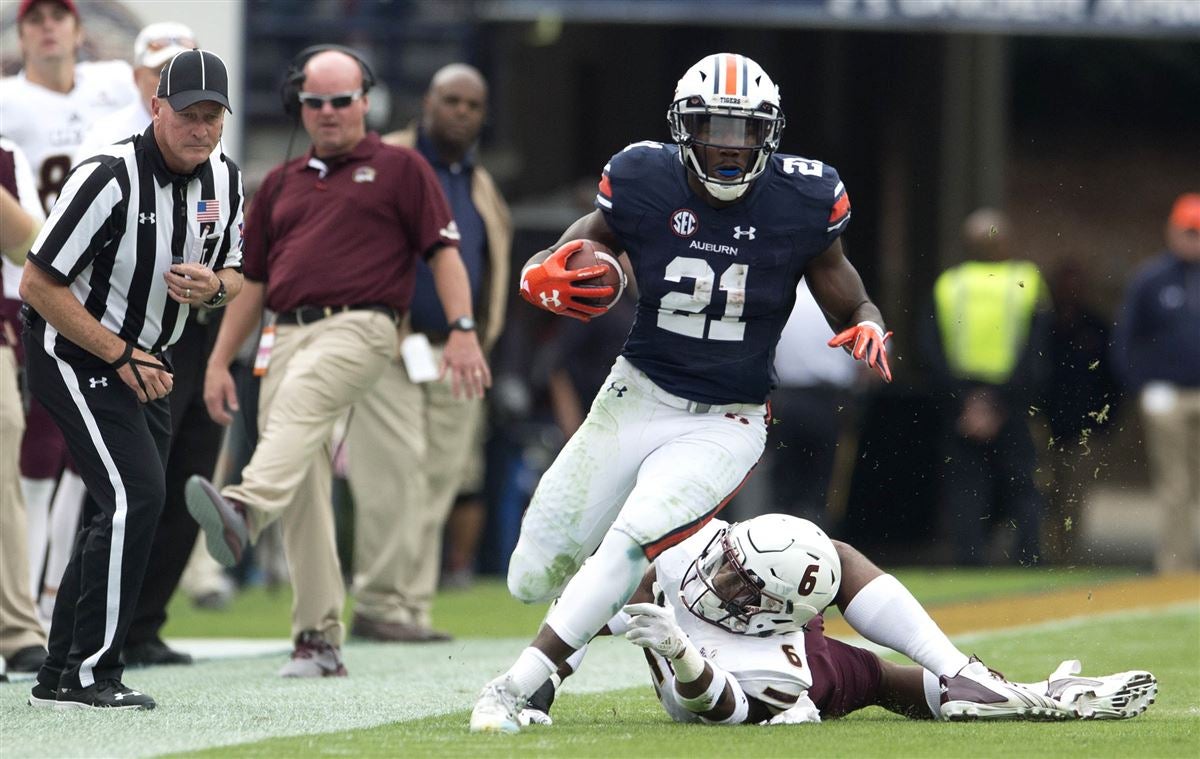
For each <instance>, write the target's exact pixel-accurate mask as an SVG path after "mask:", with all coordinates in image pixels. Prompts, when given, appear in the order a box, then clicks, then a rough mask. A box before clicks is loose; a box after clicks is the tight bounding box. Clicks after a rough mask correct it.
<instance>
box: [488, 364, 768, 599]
mask: <svg viewBox="0 0 1200 759" xmlns="http://www.w3.org/2000/svg"><path fill="white" fill-rule="evenodd" d="M766 440H767V420H766V405H765V404H730V405H726V406H712V407H705V406H699V405H698V404H695V403H692V402H689V401H687V400H685V399H683V398H680V397H679V396H676V395H672V394H671V393H668V392H666V391H665V390H663V389H662V388H660V387H658V386H657V385H655V384H654V383H653V382H651V381H650V379H649V378H648V377H647V376H646V375H645V374H644V373H643V372H641V371H640V370H638V369H637V368H635V367H634V366H633V364H631V363H630V362H628V361H627V360H625V359H624V358H618V359H617V362H616V364H615V365H614V366H613V369H612V372H611V373H610V374H609V375H608V378H607V379H606V380H605V381H604V388H603V389H602V390H601V391H600V393H599V394H598V395H597V396H596V399H595V400H594V401H593V402H592V407H591V410H590V411H589V412H588V416H587V419H586V420H584V422H583V425H582V426H581V427H580V428H579V430H578V431H577V432H576V433H575V434H574V435H573V436H572V437H571V439H570V440H569V441H568V442H567V444H566V446H565V447H564V448H563V449H562V451H561V452H560V453H559V454H558V457H557V458H556V459H555V460H554V463H553V464H552V465H551V466H550V468H549V469H548V470H547V471H546V473H545V474H544V475H543V476H542V479H541V481H540V482H539V483H538V487H537V490H536V492H534V494H533V501H532V502H531V503H530V506H529V510H528V511H526V512H525V517H524V520H523V521H522V523H521V536H520V539H519V540H518V541H517V547H516V549H515V550H514V551H513V555H512V558H511V560H510V562H509V567H508V588H509V590H510V591H511V592H512V594H513V595H514V596H515V597H516V598H518V599H520V600H522V601H524V602H526V603H535V602H542V601H548V600H550V599H552V598H554V597H556V596H558V595H559V593H560V592H561V591H562V589H563V588H564V587H565V586H566V584H567V581H568V580H570V579H571V577H572V576H573V575H574V574H575V573H576V572H577V571H578V570H579V567H580V565H581V564H582V563H583V561H584V559H586V558H587V557H588V556H590V555H591V554H592V552H593V551H595V550H596V547H597V546H599V545H600V542H601V540H603V539H604V536H605V534H606V533H607V532H608V531H609V530H610V529H611V530H616V531H619V532H621V533H624V534H625V535H627V536H628V537H629V538H630V539H632V540H633V542H634V543H636V544H637V545H638V546H640V547H641V549H642V552H643V553H644V554H645V558H646V559H648V560H650V561H653V560H654V558H655V557H656V556H658V554H660V553H662V552H663V551H664V550H666V549H667V548H670V547H671V546H672V545H675V544H676V543H679V542H681V541H682V540H684V539H686V538H687V537H688V536H689V535H691V534H692V533H694V532H695V531H696V530H698V529H700V528H701V527H702V526H703V525H704V524H705V523H706V522H707V521H708V520H709V519H711V518H712V517H713V516H714V515H715V514H716V513H717V512H718V511H720V509H721V507H723V506H724V505H725V503H726V502H728V500H729V499H730V498H731V497H732V496H733V494H734V493H735V492H737V490H738V488H739V487H741V484H742V483H743V482H744V481H745V480H746V477H747V476H748V475H749V472H750V470H751V469H752V468H753V467H754V465H755V464H756V463H757V462H758V459H759V457H760V456H762V452H763V448H764V447H765V445H766ZM623 602H624V600H621V603H623ZM610 614H611V612H610ZM605 619H607V617H605Z"/></svg>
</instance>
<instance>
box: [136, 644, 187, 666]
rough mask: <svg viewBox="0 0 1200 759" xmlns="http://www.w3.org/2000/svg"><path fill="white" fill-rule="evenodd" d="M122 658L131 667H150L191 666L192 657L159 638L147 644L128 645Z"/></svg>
mask: <svg viewBox="0 0 1200 759" xmlns="http://www.w3.org/2000/svg"><path fill="white" fill-rule="evenodd" d="M121 658H122V659H123V660H124V661H125V664H126V665H127V666H130V667H150V666H153V665H155V664H191V663H192V657H191V655H190V654H185V653H184V652H182V651H176V650H175V649H173V648H171V647H170V646H168V645H167V644H166V643H163V642H162V641H161V640H159V639H158V638H154V639H152V640H148V641H146V642H145V643H126V644H125V648H124V650H123V651H121Z"/></svg>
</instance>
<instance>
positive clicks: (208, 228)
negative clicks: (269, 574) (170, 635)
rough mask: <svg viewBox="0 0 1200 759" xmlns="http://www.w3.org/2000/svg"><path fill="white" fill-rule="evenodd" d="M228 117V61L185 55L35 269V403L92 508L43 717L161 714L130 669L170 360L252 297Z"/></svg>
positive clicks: (40, 251) (31, 322) (98, 167)
mask: <svg viewBox="0 0 1200 759" xmlns="http://www.w3.org/2000/svg"><path fill="white" fill-rule="evenodd" d="M227 110H229V77H228V73H227V72H226V70H225V64H224V63H223V62H222V61H221V59H220V58H218V57H217V56H216V55H214V54H212V53H210V52H207V51H201V50H188V51H186V52H182V53H179V54H177V55H176V56H175V57H174V58H173V59H171V62H170V63H168V64H167V67H166V68H165V69H163V72H162V75H161V78H160V80H159V84H158V95H157V96H156V97H155V98H154V99H153V101H152V104H151V112H152V114H153V117H154V121H153V123H152V124H151V125H150V127H149V128H147V129H146V131H145V132H144V133H143V134H140V135H134V136H133V137H130V138H129V139H127V140H125V141H123V142H120V143H117V144H116V145H111V146H109V147H107V148H105V149H104V150H103V151H102V152H101V153H99V154H97V155H95V156H93V157H91V158H88V159H87V160H85V161H83V162H82V163H80V164H79V166H77V167H76V168H75V169H74V171H73V172H72V173H71V175H70V177H69V178H68V180H67V182H66V185H65V186H64V187H63V189H62V191H61V193H60V195H59V198H58V202H57V203H56V204H55V206H54V208H53V209H52V210H51V212H50V218H49V220H48V221H47V222H46V225H45V226H44V227H43V228H42V231H41V234H40V235H39V236H38V239H37V241H36V242H35V243H34V246H33V249H32V250H31V251H30V253H29V256H28V259H27V261H26V264H25V272H24V276H23V278H22V280H21V297H22V299H23V300H24V301H25V303H26V307H25V331H24V336H23V337H24V341H25V354H26V362H27V372H28V377H29V385H30V390H31V391H32V393H33V395H34V396H35V397H36V398H37V399H38V400H39V401H40V402H41V403H42V404H43V405H44V406H45V407H46V408H47V409H48V410H49V411H50V414H51V416H53V418H54V421H55V423H56V424H57V425H58V426H59V428H61V429H62V432H63V435H64V437H66V440H67V446H68V448H69V449H70V452H71V455H72V456H73V457H74V459H75V462H76V463H77V464H78V465H79V468H80V473H81V474H82V476H83V479H84V482H85V483H86V484H87V488H88V492H89V493H90V495H91V498H90V499H89V502H88V505H87V507H86V511H85V513H84V515H83V521H82V524H83V527H82V534H81V535H79V536H78V538H77V539H76V541H75V547H74V551H73V553H72V556H71V561H70V563H69V564H68V565H67V569H66V572H65V574H64V576H63V580H62V585H61V586H60V587H59V592H58V598H57V601H56V603H55V606H54V616H53V619H52V622H51V627H50V641H49V655H48V656H47V657H46V662H45V663H44V664H43V665H42V668H41V670H40V671H39V672H38V675H37V684H36V685H34V687H33V690H32V692H31V693H30V696H29V703H30V704H31V705H33V706H40V707H54V706H56V707H57V708H58V709H103V708H111V709H153V708H154V699H152V698H151V697H150V696H148V695H146V694H144V693H139V692H138V691H135V690H131V689H129V688H127V687H126V686H125V685H123V684H122V683H121V674H122V671H123V667H122V665H121V663H120V656H121V648H122V646H123V644H124V641H125V636H126V633H127V631H128V629H129V624H130V620H131V618H132V615H133V610H134V606H135V604H136V602H137V599H138V593H139V592H140V590H141V586H142V578H143V576H144V574H145V571H146V561H147V557H148V556H149V552H150V546H151V542H152V540H153V537H154V531H155V526H156V525H157V523H158V518H159V514H160V512H161V511H162V508H163V500H164V497H165V496H164V493H165V487H166V486H165V484H164V469H165V466H166V455H167V449H168V445H169V443H170V407H169V402H168V400H167V394H168V393H170V392H171V387H172V377H171V368H170V367H171V362H170V351H169V348H170V346H171V344H172V343H173V342H175V340H177V339H178V338H179V335H180V333H181V332H182V331H183V327H184V323H185V321H186V320H187V317H188V313H189V311H190V309H192V308H219V307H220V306H223V305H225V303H226V302H227V301H228V300H229V299H231V298H233V297H234V296H235V295H237V293H238V292H239V291H240V290H241V287H242V275H241V272H240V271H239V268H240V266H241V247H242V245H241V221H242V205H243V202H242V183H241V173H240V171H239V170H238V168H237V166H235V165H234V163H233V162H232V161H230V160H229V159H227V158H226V157H225V156H224V155H222V154H220V153H218V152H215V151H214V149H215V147H216V146H217V143H218V140H219V139H220V137H221V129H222V126H223V123H224V119H225V112H226V111H227ZM179 550H181V551H188V550H190V546H179Z"/></svg>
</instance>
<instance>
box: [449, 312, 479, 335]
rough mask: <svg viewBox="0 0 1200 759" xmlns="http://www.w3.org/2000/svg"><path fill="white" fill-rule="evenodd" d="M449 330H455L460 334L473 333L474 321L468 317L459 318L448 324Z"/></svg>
mask: <svg viewBox="0 0 1200 759" xmlns="http://www.w3.org/2000/svg"><path fill="white" fill-rule="evenodd" d="M450 329H456V330H459V331H462V332H474V331H475V320H474V319H472V318H471V317H469V316H460V317H458V318H457V319H455V320H454V321H452V322H450Z"/></svg>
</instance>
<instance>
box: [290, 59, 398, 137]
mask: <svg viewBox="0 0 1200 759" xmlns="http://www.w3.org/2000/svg"><path fill="white" fill-rule="evenodd" d="M331 50H333V51H337V52H339V53H345V54H346V55H348V56H350V57H351V58H353V59H354V60H355V61H357V62H358V67H359V68H360V69H362V91H363V94H364V95H366V94H367V92H369V91H370V90H371V88H372V87H374V86H375V74H374V73H373V72H372V71H371V66H370V65H369V64H368V63H367V60H366V58H364V57H363V55H362V53H360V52H358V51H357V50H355V49H353V48H349V47H345V46H344V45H313V46H311V47H306V48H304V49H303V50H301V51H300V52H299V53H297V54H296V57H295V58H293V59H292V60H291V63H289V64H288V68H287V73H286V74H284V78H283V85H282V86H281V87H280V88H279V97H280V100H282V101H283V112H284V113H285V114H287V116H288V117H289V118H290V119H292V121H293V122H298V121H299V120H300V91H301V89H302V88H303V87H304V65H305V64H306V63H308V61H309V59H311V58H312V57H313V56H314V55H316V54H317V53H324V52H327V51H331Z"/></svg>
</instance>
